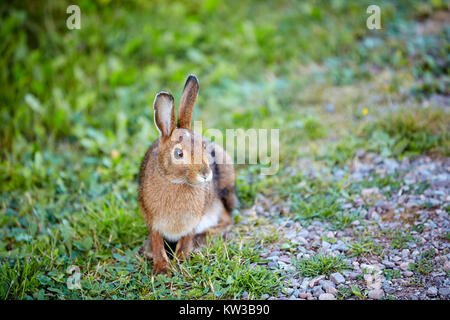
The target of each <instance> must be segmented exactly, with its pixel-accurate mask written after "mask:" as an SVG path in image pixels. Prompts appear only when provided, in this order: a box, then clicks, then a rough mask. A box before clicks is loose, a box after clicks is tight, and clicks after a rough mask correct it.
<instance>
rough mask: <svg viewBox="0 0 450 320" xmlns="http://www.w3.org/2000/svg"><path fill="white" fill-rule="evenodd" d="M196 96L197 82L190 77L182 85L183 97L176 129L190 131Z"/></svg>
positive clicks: (193, 77)
mask: <svg viewBox="0 0 450 320" xmlns="http://www.w3.org/2000/svg"><path fill="white" fill-rule="evenodd" d="M197 94H198V80H197V78H196V77H195V76H194V75H190V76H189V77H188V78H187V80H186V84H185V85H184V90H183V96H182V97H181V101H180V106H179V107H178V127H179V128H185V129H189V130H190V129H191V121H192V111H193V110H194V104H195V100H196V99H197Z"/></svg>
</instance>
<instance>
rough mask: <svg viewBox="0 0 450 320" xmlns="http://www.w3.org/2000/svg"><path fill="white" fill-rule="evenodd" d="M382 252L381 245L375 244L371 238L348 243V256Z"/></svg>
mask: <svg viewBox="0 0 450 320" xmlns="http://www.w3.org/2000/svg"><path fill="white" fill-rule="evenodd" d="M381 252H382V247H381V245H377V244H376V243H374V242H373V241H372V240H371V239H362V240H361V241H359V242H352V243H350V244H349V250H348V253H349V254H350V256H368V255H379V254H380V253H381Z"/></svg>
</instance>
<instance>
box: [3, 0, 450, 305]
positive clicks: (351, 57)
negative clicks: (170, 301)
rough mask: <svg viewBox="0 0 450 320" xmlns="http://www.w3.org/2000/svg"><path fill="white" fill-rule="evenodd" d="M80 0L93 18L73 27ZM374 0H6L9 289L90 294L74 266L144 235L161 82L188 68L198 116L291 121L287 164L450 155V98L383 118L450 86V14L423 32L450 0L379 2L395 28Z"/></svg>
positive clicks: (247, 183) (88, 264)
mask: <svg viewBox="0 0 450 320" xmlns="http://www.w3.org/2000/svg"><path fill="white" fill-rule="evenodd" d="M74 3H75V4H77V5H79V6H80V9H81V29H80V30H68V28H67V27H66V19H67V17H68V16H69V15H68V14H67V13H66V8H67V7H68V5H70V4H74ZM370 4H373V1H370V0H368V1H365V0H362V1H344V0H331V1H326V0H324V1H321V0H316V1H314V0H310V1H293V0H286V1H255V0H238V1H234V0H232V1H218V0H204V1H201V0H194V1H144V0H135V1H123V2H122V1H107V0H103V1H9V2H2V3H1V5H0V17H1V20H0V52H1V58H0V121H1V125H0V191H1V195H0V230H1V233H0V254H1V257H2V259H3V260H1V261H2V269H1V272H2V273H1V274H0V277H2V280H3V281H2V288H1V289H0V293H1V296H2V297H7V298H11V297H21V298H24V297H34V298H43V297H71V295H75V296H72V297H78V296H76V295H77V294H78V293H73V292H67V291H64V289H62V288H63V287H64V278H63V276H64V271H65V268H66V267H67V266H69V265H70V264H72V263H74V261H78V262H77V263H81V264H83V265H84V266H85V268H87V269H88V270H90V268H93V267H94V266H95V265H96V264H97V263H100V262H102V263H103V262H104V261H110V259H113V257H112V256H111V252H115V251H114V250H119V251H120V250H122V251H123V252H124V251H126V250H134V249H136V248H137V247H138V246H140V245H141V243H142V241H143V240H144V238H145V236H146V230H145V225H144V223H143V220H142V218H141V217H140V214H139V212H138V209H137V201H136V186H137V173H138V168H139V165H140V161H141V157H142V156H143V154H144V152H145V150H146V149H147V147H148V146H149V145H150V143H151V142H152V141H153V140H154V139H156V138H157V130H156V129H155V127H154V124H153V110H152V108H151V103H152V102H153V98H154V95H155V93H157V92H158V91H161V90H168V91H170V92H172V93H173V95H174V96H175V99H176V100H177V101H179V98H180V96H181V92H182V88H183V85H184V81H185V79H186V77H187V76H188V75H189V74H195V75H196V76H197V77H198V79H199V81H200V94H199V98H198V103H197V106H196V110H195V114H194V118H195V119H197V120H203V121H204V125H203V126H204V128H205V129H207V128H219V129H225V128H281V133H280V137H281V161H282V166H281V168H282V170H281V173H280V174H282V173H283V168H286V167H288V166H289V165H291V164H292V163H295V161H296V159H297V158H298V157H299V156H303V155H305V154H307V155H310V156H311V155H312V156H314V157H317V159H323V160H324V161H326V162H327V163H329V165H331V166H339V165H345V163H346V161H348V160H349V159H351V158H352V156H353V154H354V152H355V150H356V149H358V148H366V149H369V150H372V151H375V152H380V153H384V154H385V155H386V156H399V157H402V156H405V155H417V154H422V153H427V152H434V153H438V154H441V155H448V119H449V118H448V113H444V114H443V113H442V111H441V110H439V109H438V110H437V111H436V110H435V109H433V108H429V109H427V110H428V111H425V113H421V112H422V111H420V112H418V113H415V115H417V116H414V115H413V116H412V117H410V118H406V119H405V117H403V116H400V117H399V116H398V113H396V114H397V116H387V118H383V117H386V112H387V111H386V110H388V111H389V112H390V111H392V110H394V111H395V110H397V109H400V110H401V109H402V108H412V107H413V106H422V104H423V103H425V104H427V105H428V104H430V102H429V101H434V100H433V99H432V98H436V97H438V98H439V97H444V98H445V97H447V98H448V87H449V77H448V74H449V73H448V71H449V70H448V69H449V38H450V29H449V27H448V25H446V26H445V27H443V28H438V31H437V32H434V33H433V32H432V33H426V32H425V33H418V31H417V25H418V23H419V24H420V22H421V21H424V19H427V18H429V17H432V16H433V15H434V14H435V13H436V12H442V11H443V12H444V17H445V14H448V2H446V1H439V0H432V1H414V0H413V1H377V4H378V5H379V6H380V7H381V13H382V20H381V22H382V27H383V29H381V30H368V29H367V28H366V19H367V17H368V14H367V13H366V8H367V7H368V5H370ZM447 17H448V16H447ZM444 24H445V21H444ZM340 90H341V91H340ZM430 99H431V100H430ZM328 109H332V110H328ZM326 110H328V111H326ZM333 112H335V114H332V113H333ZM339 119H340V120H341V122H339ZM323 141H327V143H324V142H323ZM257 172H258V167H257V166H256V167H251V168H248V167H243V168H239V175H238V192H239V196H240V198H241V203H242V205H243V206H244V207H245V206H249V205H251V204H252V203H253V199H254V196H255V195H256V194H257V193H258V192H259V189H257V188H258V184H255V181H256V180H254V179H257V180H258V179H259V180H258V181H265V180H263V178H261V177H258V178H252V177H253V175H257ZM261 183H263V184H262V185H261V188H262V186H265V185H264V183H265V182H261ZM282 185H283V180H281V186H282ZM268 192H270V189H269V191H268ZM111 250H112V251H111ZM27 259H28V260H27ZM80 261H81V262H80ZM114 272H116V273H120V272H121V271H120V270H115V271H110V277H111V278H110V279H114V277H117V274H115V273H114ZM6 279H9V280H8V281H6ZM11 279H19V281H16V284H15V285H13V286H12V287H9V283H10V281H11ZM20 279H21V280H20ZM61 279H63V280H61ZM85 280H86V281H88V280H89V279H85ZM105 281H106V282H108V280H105ZM127 285H128V283H127V284H125V288H127V290H128V291H129V292H134V291H133V290H131V289H130V288H129V287H127ZM42 288H53V291H52V290H50V291H49V290H43V289H42ZM39 290H40V291H39ZM92 290H94V289H92ZM96 290H98V292H97V291H95V290H94V291H93V292H97V293H96V294H101V295H104V296H105V297H111V294H110V291H111V290H113V289H108V287H107V286H106V287H105V285H104V287H103V289H102V288H97V289H96ZM102 290H103V291H102ZM248 290H249V289H248ZM113 291H114V290H113ZM128 291H127V292H128ZM138 291H139V290H138ZM196 292H197V291H196ZM114 294H117V295H118V296H120V295H121V294H122V293H121V291H120V290H119V291H116V292H115V293H114ZM123 294H125V293H123ZM196 294H197V295H195V294H194V296H202V295H204V294H205V293H202V291H199V292H197V293H196ZM233 294H234V293H232V292H228V293H226V294H224V297H226V296H230V297H232V296H233ZM88 295H89V294H88ZM91 295H92V296H94V293H91ZM84 297H85V296H84ZM152 297H160V296H157V295H156V296H152ZM161 297H164V295H162V296H161Z"/></svg>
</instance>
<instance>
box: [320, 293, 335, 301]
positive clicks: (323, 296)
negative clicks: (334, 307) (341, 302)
mask: <svg viewBox="0 0 450 320" xmlns="http://www.w3.org/2000/svg"><path fill="white" fill-rule="evenodd" d="M319 300H336V297H335V296H334V295H332V294H331V293H322V294H321V295H320V296H319Z"/></svg>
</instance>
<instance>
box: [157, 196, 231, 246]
mask: <svg viewBox="0 0 450 320" xmlns="http://www.w3.org/2000/svg"><path fill="white" fill-rule="evenodd" d="M222 210H223V205H222V202H221V201H220V200H216V201H214V202H213V203H212V204H211V206H209V208H208V209H207V210H206V212H205V213H204V214H203V215H198V214H194V213H192V212H189V211H187V212H181V213H178V214H166V215H162V216H160V217H159V218H158V219H156V220H155V221H154V223H153V229H154V230H156V231H158V232H159V233H160V234H161V235H162V236H163V237H164V238H165V239H167V240H169V241H174V242H175V241H178V240H179V239H180V238H181V237H183V236H185V235H187V234H189V233H194V234H199V233H202V232H204V231H206V230H207V229H209V228H211V227H214V226H215V225H217V223H218V222H219V219H220V215H221V213H222Z"/></svg>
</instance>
